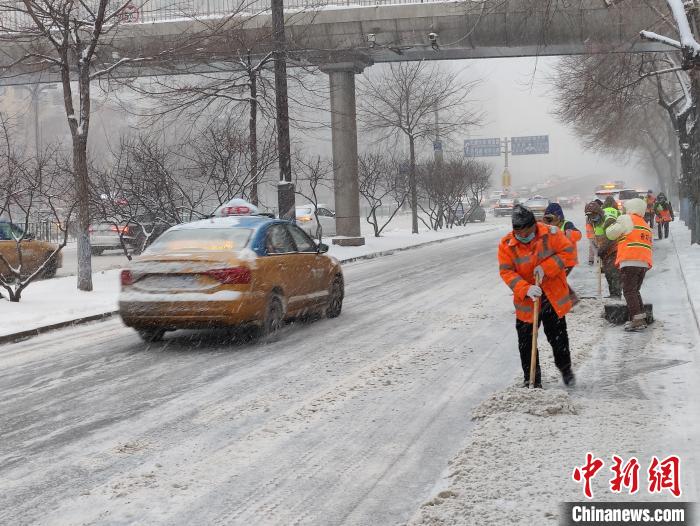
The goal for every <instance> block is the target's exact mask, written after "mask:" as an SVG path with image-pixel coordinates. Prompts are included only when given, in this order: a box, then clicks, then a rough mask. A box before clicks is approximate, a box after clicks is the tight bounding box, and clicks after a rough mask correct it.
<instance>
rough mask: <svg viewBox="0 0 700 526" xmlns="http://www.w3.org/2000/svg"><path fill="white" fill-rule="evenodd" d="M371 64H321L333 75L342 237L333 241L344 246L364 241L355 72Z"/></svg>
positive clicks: (335, 175)
mask: <svg viewBox="0 0 700 526" xmlns="http://www.w3.org/2000/svg"><path fill="white" fill-rule="evenodd" d="M370 64H371V62H369V61H368V60H367V59H364V60H349V61H344V62H334V63H332V64H325V65H323V66H321V71H323V72H324V73H327V74H328V76H329V78H330V96H331V133H332V141H333V181H334V188H335V220H336V231H337V235H338V236H339V237H337V238H335V239H333V243H334V244H337V245H343V246H360V245H364V244H365V238H364V237H362V234H361V232H360V189H359V186H360V185H359V180H358V169H357V165H358V162H357V112H356V110H355V75H357V74H358V73H362V71H363V70H364V68H365V67H366V66H368V65H370Z"/></svg>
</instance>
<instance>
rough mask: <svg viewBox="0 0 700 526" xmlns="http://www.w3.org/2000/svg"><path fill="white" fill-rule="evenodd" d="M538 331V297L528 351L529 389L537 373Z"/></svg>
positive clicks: (538, 281) (532, 386) (538, 283)
mask: <svg viewBox="0 0 700 526" xmlns="http://www.w3.org/2000/svg"><path fill="white" fill-rule="evenodd" d="M535 285H537V286H538V287H539V286H540V278H539V277H535ZM543 294H544V292H543ZM538 332H540V298H535V311H534V313H533V315H532V350H531V352H530V387H529V388H530V389H533V388H534V387H535V375H536V374H537V333H538Z"/></svg>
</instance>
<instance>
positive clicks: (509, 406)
mask: <svg viewBox="0 0 700 526" xmlns="http://www.w3.org/2000/svg"><path fill="white" fill-rule="evenodd" d="M499 413H523V414H529V415H534V416H554V415H562V414H568V415H575V414H576V407H575V406H574V403H573V402H572V400H571V397H570V396H569V394H568V393H566V392H565V391H563V390H561V389H546V390H545V389H523V388H522V387H511V388H509V389H506V390H505V391H500V392H498V393H494V394H493V395H491V397H490V398H488V399H487V400H485V401H484V402H482V403H481V404H479V406H478V407H476V408H475V409H474V412H473V414H472V419H473V420H483V419H484V418H486V417H489V416H493V415H497V414H499Z"/></svg>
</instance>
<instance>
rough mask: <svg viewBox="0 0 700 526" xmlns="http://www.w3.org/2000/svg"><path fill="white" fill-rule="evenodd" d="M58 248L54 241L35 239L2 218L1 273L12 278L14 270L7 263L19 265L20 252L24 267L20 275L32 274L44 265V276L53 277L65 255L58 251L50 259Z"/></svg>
mask: <svg viewBox="0 0 700 526" xmlns="http://www.w3.org/2000/svg"><path fill="white" fill-rule="evenodd" d="M17 239H20V240H21V241H20V242H19V251H18V250H17V248H18V247H17V241H16V240H17ZM57 248H58V246H57V245H55V244H53V243H48V242H46V241H40V240H38V239H34V237H33V236H32V235H31V234H26V233H25V232H24V231H23V230H22V228H21V227H19V226H18V225H15V224H14V223H11V222H10V221H7V220H5V219H0V255H1V256H2V257H0V275H2V276H4V277H6V278H7V279H10V278H11V277H12V275H11V274H12V272H11V271H10V269H9V268H8V266H7V264H8V263H9V265H10V266H12V267H13V268H17V267H18V266H19V256H20V252H21V255H22V268H21V271H20V275H21V276H22V277H27V276H31V275H32V274H33V273H34V272H36V271H37V270H38V269H39V268H40V267H41V266H42V265H45V266H44V270H43V272H42V273H41V277H42V278H52V277H54V276H55V275H56V271H57V270H58V269H59V268H61V266H62V265H63V256H62V255H61V253H60V252H59V253H57V254H56V255H55V256H54V257H53V259H52V260H50V261H48V260H49V258H50V257H51V254H53V253H54V251H55V250H56V249H57Z"/></svg>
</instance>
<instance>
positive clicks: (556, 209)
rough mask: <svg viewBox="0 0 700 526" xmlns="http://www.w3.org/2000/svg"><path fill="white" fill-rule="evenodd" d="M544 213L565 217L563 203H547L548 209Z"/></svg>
mask: <svg viewBox="0 0 700 526" xmlns="http://www.w3.org/2000/svg"><path fill="white" fill-rule="evenodd" d="M544 215H546V216H547V215H552V216H557V217H561V218H562V219H563V218H564V210H562V209H561V205H560V204H559V203H549V205H547V209H546V210H545V211H544Z"/></svg>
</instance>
